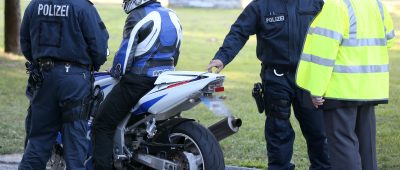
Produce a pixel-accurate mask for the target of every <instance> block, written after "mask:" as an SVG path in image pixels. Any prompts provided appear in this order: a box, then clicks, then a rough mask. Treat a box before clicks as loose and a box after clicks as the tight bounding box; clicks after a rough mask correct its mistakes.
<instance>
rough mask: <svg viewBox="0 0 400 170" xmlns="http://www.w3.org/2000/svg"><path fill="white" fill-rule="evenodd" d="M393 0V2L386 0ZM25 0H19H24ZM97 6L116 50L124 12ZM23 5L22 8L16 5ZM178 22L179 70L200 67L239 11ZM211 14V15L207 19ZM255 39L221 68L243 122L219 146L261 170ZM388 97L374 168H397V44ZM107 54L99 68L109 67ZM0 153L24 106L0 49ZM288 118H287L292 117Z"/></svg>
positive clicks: (15, 145) (16, 130)
mask: <svg viewBox="0 0 400 170" xmlns="http://www.w3.org/2000/svg"><path fill="white" fill-rule="evenodd" d="M392 2H394V1H392ZM3 3H4V1H2V2H0V48H3V47H4V43H3V35H4V33H3V29H4V28H3V18H4V16H3V12H4V9H3V8H4V7H3V6H4V4H3ZM24 4H25V3H24ZM391 7H392V8H395V9H396V10H394V11H397V13H393V14H392V16H393V18H394V20H395V23H396V24H397V25H396V30H397V32H398V34H400V28H399V26H400V25H399V24H398V23H399V22H400V6H399V5H397V6H396V5H394V6H393V5H392V6H391ZM97 8H98V9H99V11H100V14H101V16H102V18H103V20H104V22H105V23H106V25H107V28H108V30H109V32H110V37H111V38H110V41H109V44H110V49H111V51H112V54H113V53H115V51H116V50H117V48H118V46H119V43H120V41H121V36H122V33H121V31H122V28H123V24H124V19H125V17H126V15H125V14H124V13H123V12H122V10H121V8H120V6H119V5H98V6H97ZM22 9H24V8H22ZM175 10H176V12H177V14H178V16H179V17H180V19H181V23H182V25H183V32H184V37H183V43H182V48H181V56H180V60H179V64H178V69H179V70H191V71H205V69H206V66H207V64H208V62H209V61H210V59H211V58H212V57H213V55H214V54H215V52H216V50H217V49H218V48H219V46H220V45H221V44H222V41H223V38H224V36H225V35H226V34H227V31H228V30H229V28H230V25H231V24H232V22H233V21H234V20H235V19H236V17H237V15H238V14H239V13H240V11H241V10H215V9H192V8H190V9H189V8H179V9H175ZM210 18H211V19H210ZM255 46H256V42H255V38H254V37H252V38H251V39H250V40H249V42H248V43H247V45H246V47H245V48H243V49H242V51H241V52H240V53H239V55H238V57H237V58H236V59H235V60H234V61H233V62H232V63H231V64H230V65H228V67H227V68H226V69H225V70H224V71H223V72H222V74H224V75H226V77H227V80H226V82H225V91H226V92H225V95H226V96H228V99H227V101H226V103H227V105H228V106H229V107H230V108H231V110H232V112H233V113H234V115H236V116H237V117H240V118H241V119H242V120H243V126H242V127H241V129H240V131H239V133H238V134H236V135H234V136H232V137H230V138H228V139H226V140H224V141H223V142H222V144H221V146H222V148H223V151H224V154H225V161H226V163H227V164H231V165H238V166H248V167H259V168H266V165H267V160H266V149H265V141H264V121H265V116H264V115H262V114H261V115H260V114H258V113H257V110H256V107H255V103H254V102H253V99H252V97H251V94H250V93H251V89H252V84H253V83H254V82H256V81H259V76H258V74H259V71H260V66H259V65H260V63H259V61H258V60H257V58H256V57H255ZM390 54H391V80H390V81H391V82H390V89H391V98H390V104H389V105H382V106H379V107H378V110H377V126H378V127H377V128H378V134H377V152H378V161H379V167H380V169H399V168H400V162H399V160H400V115H399V112H400V97H399V96H400V67H398V66H399V65H400V44H399V42H397V43H396V46H395V47H394V48H393V49H392V50H391V53H390ZM111 62H112V57H110V58H109V60H108V61H107V63H106V66H105V67H103V69H106V68H108V67H109V66H110V65H111ZM0 75H1V77H2V79H1V80H0V154H5V153H13V152H21V151H22V149H23V148H22V144H23V138H24V132H23V128H24V126H23V123H24V118H25V114H26V108H27V99H26V98H25V97H24V86H25V82H26V74H25V72H24V65H23V58H22V57H17V56H11V55H5V54H2V53H0ZM184 115H185V116H188V117H196V118H198V119H199V120H200V122H201V123H203V124H205V125H210V124H212V123H213V122H216V121H218V120H219V119H221V118H219V117H215V116H213V115H212V113H210V112H209V111H208V110H207V109H206V108H205V107H204V106H199V107H196V108H195V109H193V110H191V111H189V112H187V113H185V114H184ZM292 119H293V118H292ZM292 123H293V127H294V128H295V131H296V142H295V145H294V156H293V162H294V163H295V164H296V166H297V167H298V169H307V167H308V165H309V163H308V158H307V151H306V145H305V141H304V138H303V137H302V134H301V132H300V131H299V125H298V123H297V121H296V120H295V119H293V120H292Z"/></svg>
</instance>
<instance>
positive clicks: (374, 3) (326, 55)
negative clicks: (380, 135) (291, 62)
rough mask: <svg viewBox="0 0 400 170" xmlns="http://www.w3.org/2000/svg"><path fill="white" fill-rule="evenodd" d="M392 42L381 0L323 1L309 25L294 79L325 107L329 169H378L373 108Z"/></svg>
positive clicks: (385, 86)
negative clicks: (322, 5) (320, 8)
mask: <svg viewBox="0 0 400 170" xmlns="http://www.w3.org/2000/svg"><path fill="white" fill-rule="evenodd" d="M393 40H394V28H393V23H392V19H391V17H390V15H389V13H388V11H387V10H386V8H385V7H384V6H383V4H382V2H381V1H380V0H326V1H325V5H324V7H323V9H322V11H321V13H320V14H319V15H318V16H317V17H316V18H315V20H314V21H313V23H312V24H311V26H310V28H309V32H308V35H307V38H306V41H305V45H304V49H303V53H302V56H301V60H300V63H299V66H298V69H297V73H296V83H297V85H298V86H300V87H301V88H303V89H305V90H308V91H310V93H311V94H312V96H313V97H312V101H313V104H314V106H315V107H317V108H318V107H320V108H322V109H323V110H324V121H325V128H326V133H327V137H328V150H329V152H330V153H329V154H330V161H331V163H332V169H349V170H359V169H363V170H369V169H371V170H375V169H377V161H376V123H375V111H374V106H375V105H377V104H385V103H387V102H388V98H389V57H388V48H389V47H390V46H391V44H392V43H393Z"/></svg>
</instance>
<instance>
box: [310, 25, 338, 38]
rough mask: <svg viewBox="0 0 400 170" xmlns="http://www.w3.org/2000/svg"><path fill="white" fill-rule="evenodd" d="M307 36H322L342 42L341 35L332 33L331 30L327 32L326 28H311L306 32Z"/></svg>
mask: <svg viewBox="0 0 400 170" xmlns="http://www.w3.org/2000/svg"><path fill="white" fill-rule="evenodd" d="M308 33H309V34H318V35H322V36H325V37H328V38H332V39H335V40H338V41H342V39H343V35H342V34H340V33H338V32H336V31H333V30H329V29H326V28H321V27H315V28H311V27H310V29H309V30H308Z"/></svg>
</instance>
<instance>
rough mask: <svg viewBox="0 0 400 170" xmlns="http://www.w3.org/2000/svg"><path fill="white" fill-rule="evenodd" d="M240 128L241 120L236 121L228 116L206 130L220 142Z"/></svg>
mask: <svg viewBox="0 0 400 170" xmlns="http://www.w3.org/2000/svg"><path fill="white" fill-rule="evenodd" d="M240 126H242V120H241V119H236V118H235V117H233V116H228V117H226V118H225V119H222V120H221V121H219V122H217V123H215V124H213V125H211V126H210V127H208V129H209V130H210V131H211V132H212V133H213V134H214V136H215V138H217V140H218V141H221V140H223V139H225V138H227V137H229V136H231V135H233V134H235V133H236V132H238V131H239V127H240Z"/></svg>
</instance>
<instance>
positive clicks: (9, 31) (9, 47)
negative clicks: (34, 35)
mask: <svg viewBox="0 0 400 170" xmlns="http://www.w3.org/2000/svg"><path fill="white" fill-rule="evenodd" d="M19 4H20V0H5V9H4V21H5V22H4V33H5V34H4V40H5V42H4V45H5V52H10V53H15V54H20V53H21V52H20V46H19V29H20V24H21V13H20V6H19Z"/></svg>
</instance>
